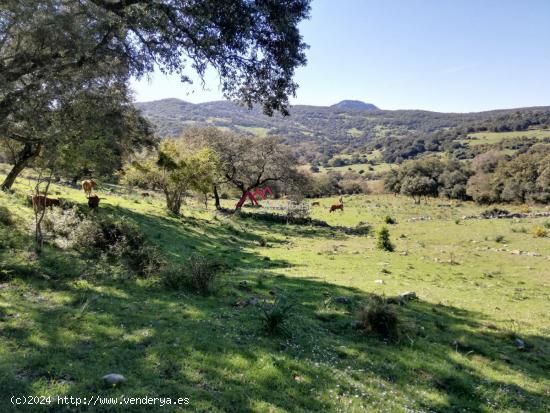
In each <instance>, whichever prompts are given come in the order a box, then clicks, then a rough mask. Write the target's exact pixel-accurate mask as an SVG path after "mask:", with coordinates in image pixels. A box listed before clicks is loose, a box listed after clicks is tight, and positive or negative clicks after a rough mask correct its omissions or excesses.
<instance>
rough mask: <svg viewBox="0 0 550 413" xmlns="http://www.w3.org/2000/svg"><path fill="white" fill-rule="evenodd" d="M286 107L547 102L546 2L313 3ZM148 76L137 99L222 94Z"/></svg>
mask: <svg viewBox="0 0 550 413" xmlns="http://www.w3.org/2000/svg"><path fill="white" fill-rule="evenodd" d="M300 27H301V32H302V35H303V37H304V39H305V41H306V43H308V44H309V45H310V49H309V50H308V52H307V56H308V64H307V66H306V67H302V68H299V69H298V70H297V72H296V77H295V79H296V81H297V82H298V83H299V85H300V88H299V89H298V92H297V97H296V98H295V99H292V100H291V103H293V104H311V105H330V104H333V103H336V102H338V101H340V100H343V99H359V100H363V101H365V102H371V103H374V104H375V105H377V106H378V107H380V108H382V109H426V110H435V111H442V112H470V111H480V110H490V109H499V108H513V107H523V106H537V105H550V0H378V1H374V0H341V1H332V0H314V1H313V3H312V12H311V18H310V20H308V21H305V22H303V23H302V24H301V26H300ZM206 83H207V84H206V89H203V88H202V86H201V84H200V82H199V81H197V82H195V84H194V85H185V84H181V83H180V82H179V80H178V78H177V77H170V76H168V77H167V76H164V75H161V74H160V73H155V74H154V75H153V76H152V78H151V80H150V81H147V80H142V81H139V82H133V87H134V90H135V92H136V100H138V101H148V100H155V99H162V98H167V97H176V98H180V99H184V100H187V101H190V102H195V103H198V102H206V101H211V100H219V99H222V95H221V93H220V92H219V90H218V80H217V76H216V74H215V73H213V72H209V73H208V75H207V77H206Z"/></svg>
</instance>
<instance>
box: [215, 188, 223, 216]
mask: <svg viewBox="0 0 550 413" xmlns="http://www.w3.org/2000/svg"><path fill="white" fill-rule="evenodd" d="M214 199H215V201H216V203H215V206H216V209H217V210H218V211H219V210H220V209H222V206H221V204H220V195H219V194H218V187H217V186H216V185H214Z"/></svg>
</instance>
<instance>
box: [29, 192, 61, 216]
mask: <svg viewBox="0 0 550 413" xmlns="http://www.w3.org/2000/svg"><path fill="white" fill-rule="evenodd" d="M31 200H32V207H33V209H34V210H35V211H36V212H38V211H42V210H43V209H44V208H46V207H52V206H59V205H61V203H60V202H59V199H57V198H48V197H47V196H45V195H33V196H32V198H31Z"/></svg>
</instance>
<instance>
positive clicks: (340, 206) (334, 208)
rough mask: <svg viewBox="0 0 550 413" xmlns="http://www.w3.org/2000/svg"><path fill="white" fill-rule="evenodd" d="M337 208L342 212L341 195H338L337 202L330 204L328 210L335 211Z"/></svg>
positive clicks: (342, 202)
mask: <svg viewBox="0 0 550 413" xmlns="http://www.w3.org/2000/svg"><path fill="white" fill-rule="evenodd" d="M337 210H340V211H342V212H344V201H342V197H340V200H339V202H338V203H337V204H333V205H331V206H330V211H329V212H333V211H337Z"/></svg>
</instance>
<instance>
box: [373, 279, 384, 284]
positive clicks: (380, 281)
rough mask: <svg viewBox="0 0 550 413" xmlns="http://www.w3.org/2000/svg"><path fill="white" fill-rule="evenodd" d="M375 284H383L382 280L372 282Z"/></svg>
mask: <svg viewBox="0 0 550 413" xmlns="http://www.w3.org/2000/svg"><path fill="white" fill-rule="evenodd" d="M374 282H375V283H376V284H384V280H374Z"/></svg>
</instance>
